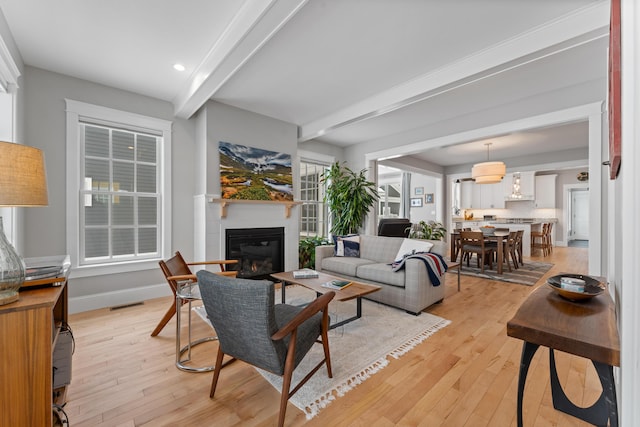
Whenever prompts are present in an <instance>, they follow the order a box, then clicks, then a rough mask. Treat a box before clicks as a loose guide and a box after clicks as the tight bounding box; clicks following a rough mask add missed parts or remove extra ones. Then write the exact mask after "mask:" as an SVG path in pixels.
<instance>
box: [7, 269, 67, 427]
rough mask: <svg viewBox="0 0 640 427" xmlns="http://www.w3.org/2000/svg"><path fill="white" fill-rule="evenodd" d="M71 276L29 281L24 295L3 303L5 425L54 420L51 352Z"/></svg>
mask: <svg viewBox="0 0 640 427" xmlns="http://www.w3.org/2000/svg"><path fill="white" fill-rule="evenodd" d="M67 277H68V271H67V272H65V276H64V277H56V278H50V279H39V280H34V281H30V282H25V285H24V286H23V288H22V289H21V290H20V300H18V301H16V302H14V303H11V304H7V305H3V306H0V426H25V427H26V426H34V427H35V426H38V427H41V426H50V425H52V423H53V415H52V414H53V408H52V405H53V390H52V387H53V385H52V383H53V358H52V354H53V349H54V348H55V345H56V339H57V338H58V335H59V333H60V330H61V328H62V326H63V324H64V325H66V323H67ZM58 391H59V393H57V394H58V395H59V396H60V399H64V398H65V395H66V390H58ZM58 403H60V402H58Z"/></svg>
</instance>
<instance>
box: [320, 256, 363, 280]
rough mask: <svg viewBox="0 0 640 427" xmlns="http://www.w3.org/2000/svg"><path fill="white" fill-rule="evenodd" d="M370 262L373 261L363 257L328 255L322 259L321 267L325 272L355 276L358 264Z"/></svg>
mask: <svg viewBox="0 0 640 427" xmlns="http://www.w3.org/2000/svg"><path fill="white" fill-rule="evenodd" d="M372 263H373V261H371V260H368V259H364V258H354V257H329V258H324V259H323V260H322V266H321V269H322V270H325V271H326V272H327V273H335V274H345V275H347V276H352V277H355V276H356V271H357V270H358V267H359V266H361V265H365V264H372Z"/></svg>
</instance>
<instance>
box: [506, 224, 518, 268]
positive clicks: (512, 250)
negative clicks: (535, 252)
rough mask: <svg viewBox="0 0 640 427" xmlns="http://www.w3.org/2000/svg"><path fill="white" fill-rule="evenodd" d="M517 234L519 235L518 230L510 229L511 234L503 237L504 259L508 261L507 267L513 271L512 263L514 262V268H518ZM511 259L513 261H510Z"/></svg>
mask: <svg viewBox="0 0 640 427" xmlns="http://www.w3.org/2000/svg"><path fill="white" fill-rule="evenodd" d="M517 236H518V232H517V231H510V232H509V235H508V236H507V237H505V238H504V239H503V241H502V245H503V250H502V254H503V259H504V261H506V263H507V268H508V269H509V271H512V270H511V264H513V268H514V269H517V268H518V255H517V249H516V244H517V243H516V239H517ZM509 260H511V263H510V262H509Z"/></svg>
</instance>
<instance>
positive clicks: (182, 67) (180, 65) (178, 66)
mask: <svg viewBox="0 0 640 427" xmlns="http://www.w3.org/2000/svg"><path fill="white" fill-rule="evenodd" d="M173 68H175V69H176V70H178V71H184V70H185V69H186V68H184V65H182V64H173Z"/></svg>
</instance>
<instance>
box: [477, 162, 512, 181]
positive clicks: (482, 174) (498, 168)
mask: <svg viewBox="0 0 640 427" xmlns="http://www.w3.org/2000/svg"><path fill="white" fill-rule="evenodd" d="M506 173H507V167H506V166H505V164H504V163H502V162H484V163H476V164H475V165H473V168H471V177H472V178H473V179H474V180H475V182H476V184H495V183H496V182H500V180H502V178H504V175H505V174H506Z"/></svg>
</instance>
